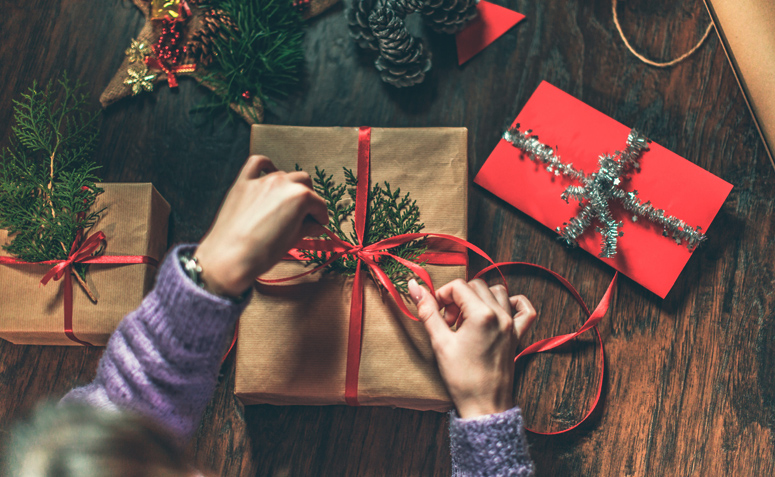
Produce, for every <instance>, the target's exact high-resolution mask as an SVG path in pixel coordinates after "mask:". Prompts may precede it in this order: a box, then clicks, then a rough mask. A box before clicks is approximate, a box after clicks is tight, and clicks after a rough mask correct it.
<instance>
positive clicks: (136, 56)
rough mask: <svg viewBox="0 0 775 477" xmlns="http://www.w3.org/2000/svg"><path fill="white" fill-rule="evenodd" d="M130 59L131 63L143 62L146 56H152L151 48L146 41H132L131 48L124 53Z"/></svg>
mask: <svg viewBox="0 0 775 477" xmlns="http://www.w3.org/2000/svg"><path fill="white" fill-rule="evenodd" d="M124 54H126V56H128V57H129V62H130V63H134V62H135V61H143V60H144V59H145V57H146V56H148V55H150V54H151V48H150V47H149V46H148V45H146V44H145V42H144V41H137V40H135V39H133V40H132V43H131V44H130V45H129V48H127V49H126V51H125V52H124Z"/></svg>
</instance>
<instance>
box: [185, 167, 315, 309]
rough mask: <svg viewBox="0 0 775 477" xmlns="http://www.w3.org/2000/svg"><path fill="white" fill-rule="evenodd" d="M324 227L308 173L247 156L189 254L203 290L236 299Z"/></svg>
mask: <svg viewBox="0 0 775 477" xmlns="http://www.w3.org/2000/svg"><path fill="white" fill-rule="evenodd" d="M262 174H264V175H262ZM326 224H328V209H327V208H326V203H325V202H324V201H323V199H322V198H321V197H320V196H319V195H317V194H316V193H315V191H314V190H313V189H312V179H311V178H310V176H309V174H308V173H306V172H301V171H297V172H290V173H286V172H282V171H278V170H277V168H276V167H275V166H274V164H272V161H270V160H269V158H268V157H266V156H258V155H254V156H250V157H249V158H248V160H247V162H246V163H245V165H244V166H243V168H242V171H240V174H239V176H238V177H237V180H236V181H235V182H234V185H233V186H232V187H231V189H230V190H229V193H228V194H227V196H226V199H225V200H224V201H223V204H222V205H221V209H220V210H219V212H218V215H217V217H216V218H215V221H214V222H213V225H212V226H211V227H210V230H209V231H208V232H207V234H206V235H205V237H204V238H203V239H202V241H201V243H200V244H199V247H198V248H197V250H196V253H195V254H194V256H195V257H196V258H197V260H198V261H199V265H200V266H201V267H202V281H203V282H204V284H205V288H207V289H208V290H210V291H211V292H213V293H216V294H218V295H223V296H233V297H237V296H240V295H241V294H242V293H244V292H245V291H246V290H247V289H248V288H249V287H250V286H251V285H252V284H253V281H254V280H255V279H256V277H258V276H259V275H261V274H262V273H264V272H266V271H267V270H269V269H270V268H272V266H274V264H275V263H277V262H278V261H279V260H280V259H281V258H282V256H283V254H285V252H287V251H288V250H289V249H290V248H291V247H293V246H294V245H296V243H298V242H299V240H300V239H302V238H304V237H307V236H314V235H320V234H321V233H322V232H323V230H322V226H323V225H326Z"/></svg>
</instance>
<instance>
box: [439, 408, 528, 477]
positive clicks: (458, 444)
mask: <svg viewBox="0 0 775 477" xmlns="http://www.w3.org/2000/svg"><path fill="white" fill-rule="evenodd" d="M449 436H450V444H451V447H452V449H451V450H452V475H453V476H456V477H458V476H459V477H473V476H499V477H500V476H504V477H505V476H509V477H527V476H533V475H534V474H535V468H534V466H533V461H532V460H531V459H530V453H529V452H528V445H527V438H526V437H525V428H524V426H523V424H522V411H521V410H520V409H519V408H518V407H514V408H512V409H509V410H508V411H505V412H501V413H498V414H490V415H487V416H481V417H476V418H472V419H461V418H460V417H458V415H457V412H455V411H454V410H453V411H450V413H449Z"/></svg>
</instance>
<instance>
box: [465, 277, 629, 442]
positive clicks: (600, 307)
mask: <svg viewBox="0 0 775 477" xmlns="http://www.w3.org/2000/svg"><path fill="white" fill-rule="evenodd" d="M512 266H516V267H525V268H534V269H538V270H542V271H544V272H546V273H548V274H549V275H551V276H552V277H554V278H555V279H557V280H558V281H559V282H560V283H561V284H562V285H563V286H564V287H565V288H566V289H567V290H568V291H570V292H571V295H573V298H574V299H575V300H576V302H577V303H578V304H579V305H581V308H583V309H584V312H585V313H586V314H587V316H588V317H589V318H587V321H585V322H584V324H583V325H581V327H580V328H579V329H578V330H577V331H575V332H573V333H568V334H565V335H560V336H555V337H553V338H545V339H542V340H539V341H536V342H535V343H533V344H531V345H530V346H528V347H527V348H525V349H523V350H522V352H521V353H519V354H518V355H517V357H516V358H514V362H516V361H517V360H518V359H519V358H522V357H524V356H528V355H531V354H535V353H544V352H546V351H551V350H553V349H555V348H558V347H559V346H562V345H563V344H565V343H567V342H568V341H570V340H572V339H574V338H576V337H578V336H579V335H581V334H582V333H585V332H587V331H589V330H594V331H595V335H596V336H597V342H598V344H599V345H600V360H599V366H600V378H599V379H598V382H597V393H596V394H595V398H594V399H593V400H592V405H590V406H589V410H587V412H586V414H584V417H582V418H581V420H579V421H578V422H576V424H574V425H572V426H570V427H568V428H565V429H562V430H559V431H553V432H543V431H536V430H533V429H530V428H528V427H525V429H526V430H528V431H530V432H532V433H534V434H541V435H545V436H553V435H556V434H564V433H566V432H569V431H572V430H573V429H575V428H577V427H579V426H580V425H581V424H583V423H584V422H585V421H586V420H587V419H588V418H589V416H591V415H592V413H593V412H594V410H595V409H596V408H597V405H598V404H599V403H600V397H601V396H602V394H603V377H604V374H605V347H604V346H603V338H602V337H601V336H600V331H599V330H598V329H597V325H598V323H600V320H602V319H603V317H604V316H605V314H606V312H607V311H608V307H609V306H610V304H611V294H612V293H613V289H614V287H615V286H616V282H617V280H618V278H619V272H616V273H615V274H614V278H613V279H612V280H611V283H610V284H609V285H608V289H607V290H606V291H605V294H603V298H601V299H600V303H598V304H597V307H595V311H593V312H591V313H590V311H589V307H587V304H586V303H585V302H584V299H583V298H581V295H580V294H579V292H578V291H577V290H576V288H575V287H574V286H573V285H571V283H570V282H569V281H568V280H566V279H565V277H563V276H562V275H560V274H558V273H556V272H554V271H552V270H549V269H548V268H546V267H542V266H541V265H536V264H534V263H527V262H499V263H496V264H493V265H489V266H488V267H486V268H484V269H483V270H482V271H480V272H479V273H477V274H476V276H475V277H474V278H479V277H481V276H482V275H484V274H485V273H487V272H489V271H490V270H492V269H494V268H497V269H501V268H507V267H512Z"/></svg>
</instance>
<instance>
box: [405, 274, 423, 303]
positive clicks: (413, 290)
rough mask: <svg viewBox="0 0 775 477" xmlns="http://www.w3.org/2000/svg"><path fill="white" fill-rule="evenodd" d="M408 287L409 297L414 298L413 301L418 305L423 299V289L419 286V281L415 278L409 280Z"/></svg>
mask: <svg viewBox="0 0 775 477" xmlns="http://www.w3.org/2000/svg"><path fill="white" fill-rule="evenodd" d="M408 286H409V296H410V297H411V298H412V301H413V302H414V304H415V305H416V304H417V303H419V302H420V298H422V288H420V285H418V284H417V280H415V279H414V278H412V279H411V280H409V283H408Z"/></svg>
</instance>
